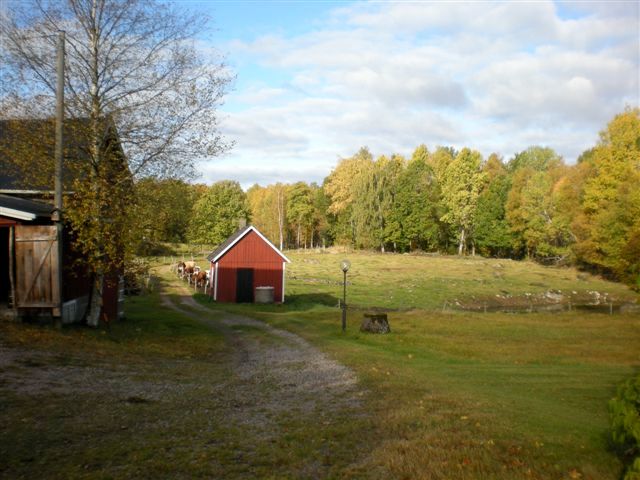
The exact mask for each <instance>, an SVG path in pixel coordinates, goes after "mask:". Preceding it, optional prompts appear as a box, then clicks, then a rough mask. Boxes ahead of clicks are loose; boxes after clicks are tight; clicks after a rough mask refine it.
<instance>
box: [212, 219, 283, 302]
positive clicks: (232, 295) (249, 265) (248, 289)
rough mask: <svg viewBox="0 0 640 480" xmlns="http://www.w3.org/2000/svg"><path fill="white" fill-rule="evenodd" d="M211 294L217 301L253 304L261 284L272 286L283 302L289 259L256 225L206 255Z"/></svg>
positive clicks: (238, 233)
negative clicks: (208, 265) (208, 262)
mask: <svg viewBox="0 0 640 480" xmlns="http://www.w3.org/2000/svg"><path fill="white" fill-rule="evenodd" d="M207 258H208V259H209V261H210V262H211V270H210V272H209V274H210V278H211V296H212V297H213V299H214V300H216V301H218V302H236V303H247V302H248V303H252V302H253V301H254V300H255V291H256V288H258V287H272V288H273V300H274V301H275V302H276V303H284V272H285V265H286V264H287V263H289V259H288V258H287V257H285V256H284V254H283V253H282V252H281V251H280V250H278V249H277V248H276V247H275V246H274V245H273V244H272V243H271V242H270V241H269V240H267V238H266V237H265V236H264V235H262V234H261V233H260V232H259V231H258V230H257V229H256V228H255V227H254V226H251V225H249V226H246V227H243V228H241V229H240V230H238V231H237V232H236V233H234V234H233V235H231V236H230V237H229V238H228V239H227V240H226V241H225V242H223V243H222V244H221V245H220V246H219V247H218V248H217V249H215V250H214V251H213V252H211V254H210V255H209V256H208V257H207Z"/></svg>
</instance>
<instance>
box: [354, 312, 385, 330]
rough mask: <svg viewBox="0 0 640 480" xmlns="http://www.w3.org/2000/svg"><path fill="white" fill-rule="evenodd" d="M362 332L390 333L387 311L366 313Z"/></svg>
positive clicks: (361, 326) (361, 327) (361, 328)
mask: <svg viewBox="0 0 640 480" xmlns="http://www.w3.org/2000/svg"><path fill="white" fill-rule="evenodd" d="M360 331H361V332H369V333H390V332H391V328H390V327H389V321H388V320H387V314H386V313H365V314H364V318H363V319H362V324H361V325H360Z"/></svg>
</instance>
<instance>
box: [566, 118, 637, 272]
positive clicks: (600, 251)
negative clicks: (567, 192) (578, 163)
mask: <svg viewBox="0 0 640 480" xmlns="http://www.w3.org/2000/svg"><path fill="white" fill-rule="evenodd" d="M584 161H585V163H588V164H589V166H590V176H589V178H587V179H586V181H585V185H584V192H583V201H582V212H581V213H580V216H579V217H578V218H577V219H576V222H575V223H574V227H576V232H577V236H578V242H577V244H576V246H575V251H576V254H577V255H578V258H579V260H580V261H582V262H583V263H586V264H589V265H592V266H594V267H596V268H598V269H600V270H602V271H605V272H611V273H614V274H615V275H617V276H618V277H619V278H621V279H625V280H628V281H630V282H632V283H639V282H640V256H639V255H638V250H639V249H640V248H639V245H640V110H639V109H637V108H636V109H628V110H626V111H625V112H623V113H621V114H619V115H616V116H615V118H614V119H613V120H611V122H610V123H609V124H608V125H607V128H606V129H605V130H604V131H603V132H602V133H601V134H600V142H599V143H598V145H597V146H596V147H595V148H594V149H592V150H591V151H590V152H589V154H588V155H587V157H586V159H585V160H584Z"/></svg>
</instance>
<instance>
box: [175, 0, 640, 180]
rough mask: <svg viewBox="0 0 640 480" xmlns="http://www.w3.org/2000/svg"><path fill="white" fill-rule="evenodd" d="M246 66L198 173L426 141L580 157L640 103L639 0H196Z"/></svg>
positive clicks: (273, 166) (307, 161) (324, 166)
mask: <svg viewBox="0 0 640 480" xmlns="http://www.w3.org/2000/svg"><path fill="white" fill-rule="evenodd" d="M182 4H184V7H185V8H197V9H200V10H202V11H205V12H206V13H208V14H209V15H210V16H211V17H212V18H213V25H214V27H215V29H214V30H211V31H209V32H207V33H206V34H205V35H203V36H202V38H201V39H200V40H201V45H202V46H203V49H207V50H206V51H207V52H208V51H209V50H208V49H209V48H214V49H215V51H217V52H219V53H220V54H221V55H223V56H224V58H225V62H226V63H227V64H228V66H229V68H230V69H231V70H232V71H233V73H234V74H235V75H236V82H235V84H234V88H233V90H232V91H231V92H230V93H229V95H228V96H227V97H226V99H225V104H224V105H223V106H222V107H221V109H220V127H221V130H222V133H223V134H224V135H225V137H226V138H227V139H228V140H230V141H233V142H234V143H235V146H234V148H233V149H231V150H230V151H229V152H228V153H227V154H225V155H224V156H222V157H218V158H212V159H203V160H202V162H200V171H201V174H202V177H201V178H200V179H199V181H202V182H206V183H212V182H214V181H217V180H221V179H232V180H238V181H239V182H240V183H241V184H242V185H243V187H245V188H247V187H249V186H250V185H252V184H253V183H259V184H261V185H267V184H270V183H275V182H277V181H282V182H294V181H298V180H304V181H307V182H310V181H315V182H321V181H322V179H323V178H324V177H325V176H327V175H328V174H329V173H330V171H331V169H332V168H333V167H335V165H336V164H337V162H338V161H339V159H340V158H344V157H348V156H350V155H352V154H354V153H355V152H356V151H357V150H358V149H359V148H360V147H361V146H365V145H366V146H368V147H369V148H370V149H371V151H372V153H373V154H374V155H375V156H378V155H382V154H392V153H400V154H403V155H405V156H410V155H411V152H412V151H413V149H415V147H417V146H418V145H420V144H422V143H424V144H426V145H427V146H428V147H429V148H430V149H434V148H435V147H436V146H438V145H451V146H454V147H457V148H462V147H464V146H468V147H470V148H474V149H477V150H479V151H480V152H481V153H482V154H483V155H485V156H488V155H489V154H490V153H492V152H497V153H499V154H501V155H502V156H503V157H504V159H505V160H508V159H509V158H511V157H512V156H513V155H514V154H515V153H516V152H519V151H522V150H524V149H526V148H527V147H529V146H531V145H544V146H549V147H552V148H553V149H555V150H556V151H557V152H558V153H559V154H561V155H562V156H563V157H564V158H565V159H566V161H567V162H569V163H572V162H574V161H575V159H576V158H577V156H578V155H579V154H580V153H581V152H582V151H584V150H586V149H587V148H590V147H592V146H593V145H594V144H595V143H596V142H597V140H598V132H599V131H600V130H602V129H603V128H604V127H605V126H606V124H607V122H608V121H609V120H610V119H611V118H612V117H613V115H615V114H616V113H618V112H621V111H623V110H624V108H625V106H632V107H633V106H638V105H639V103H640V40H639V38H640V17H639V15H640V13H639V6H638V5H639V4H638V2H636V1H632V2H602V3H600V2H552V1H536V2H424V1H423V2H393V3H392V2H302V1H298V2H241V1H240V2H238V1H236V2H214V1H194V0H192V1H185V2H182Z"/></svg>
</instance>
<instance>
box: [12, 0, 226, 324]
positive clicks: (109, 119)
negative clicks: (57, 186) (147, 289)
mask: <svg viewBox="0 0 640 480" xmlns="http://www.w3.org/2000/svg"><path fill="white" fill-rule="evenodd" d="M206 22H207V20H206V18H205V17H204V16H203V15H200V14H187V13H185V9H184V8H180V11H178V9H177V8H176V7H174V6H172V5H170V4H168V3H165V2H156V1H153V0H61V1H48V0H32V1H22V2H12V3H11V8H9V9H4V11H3V15H2V17H1V23H0V33H1V35H2V48H1V49H0V56H1V58H0V61H1V63H2V65H3V68H2V69H0V83H2V85H3V89H2V92H1V94H0V95H1V96H0V102H1V105H0V107H1V109H2V114H3V116H5V117H8V116H11V117H23V118H33V117H39V118H42V117H49V116H52V112H53V111H54V108H53V107H54V102H55V98H54V92H55V84H56V77H55V62H56V57H55V51H56V44H55V42H56V39H57V34H58V31H60V30H64V31H65V32H66V65H65V116H66V117H67V118H72V119H79V118H81V119H83V120H84V125H85V128H84V129H83V131H82V132H76V138H75V139H74V141H75V142H78V143H82V144H86V145H87V149H86V152H85V154H86V158H87V161H86V163H85V164H84V165H83V172H81V175H80V176H79V177H78V178H81V179H82V181H76V182H74V183H73V185H66V186H65V190H73V191H74V192H75V195H74V197H73V199H72V201H71V202H70V203H69V204H68V207H67V209H66V211H65V215H66V219H67V221H69V222H70V223H71V226H72V228H73V230H74V232H75V236H76V237H77V238H78V244H79V246H80V247H81V248H82V251H83V252H82V253H83V254H84V256H85V257H86V259H87V263H88V264H89V265H90V266H91V268H92V270H93V273H94V274H95V279H96V281H95V287H94V292H93V295H92V301H91V308H90V313H89V316H88V321H89V323H92V324H96V323H97V314H98V312H99V310H100V308H99V307H100V304H101V297H102V282H103V278H104V274H105V272H107V271H109V270H111V271H113V269H116V270H117V269H118V266H119V265H121V264H122V263H123V262H124V257H123V256H122V255H118V254H117V251H118V250H119V249H115V248H114V247H113V245H114V243H113V241H112V240H113V239H115V238H117V239H118V241H121V242H124V243H125V244H126V241H127V238H126V237H127V236H126V232H127V230H126V228H124V227H123V226H126V225H127V224H128V223H130V222H131V219H130V217H129V213H130V211H129V209H128V208H127V206H128V205H129V204H130V202H129V200H128V199H126V198H125V197H126V196H127V195H128V193H127V192H128V191H129V190H130V188H131V179H132V177H136V176H143V175H150V176H155V177H179V176H183V177H186V176H190V175H191V174H193V172H194V168H193V167H194V161H195V159H196V158H198V157H202V156H205V155H216V154H219V153H220V152H221V151H222V150H224V148H225V147H226V145H225V144H224V142H223V141H222V139H221V137H220V134H219V132H218V129H217V124H218V118H217V108H218V106H219V105H220V101H221V99H222V96H223V94H224V93H225V89H226V87H227V85H228V84H229V81H230V77H229V75H228V74H227V72H226V70H225V67H224V65H223V64H222V63H221V62H220V61H219V60H217V59H216V60H215V61H211V60H210V59H205V58H204V57H203V56H202V55H200V54H199V53H198V52H197V50H196V48H195V38H196V35H197V34H198V33H199V32H200V31H201V30H202V29H203V28H204V27H205V26H206ZM114 131H117V135H118V137H119V139H120V145H121V148H120V147H118V149H119V151H118V152H115V153H116V154H117V155H120V157H121V159H120V160H119V161H120V163H121V167H122V168H120V169H118V168H116V166H115V165H114V161H113V156H114V152H113V151H110V150H109V147H108V145H107V142H106V141H105V140H106V138H107V136H108V135H113V133H114ZM117 155H116V156H117ZM15 161H16V162H20V161H21V159H20V158H15ZM29 162H30V161H27V160H25V163H24V165H22V167H23V170H24V169H26V168H33V165H30V163H29ZM116 163H117V162H116Z"/></svg>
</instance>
